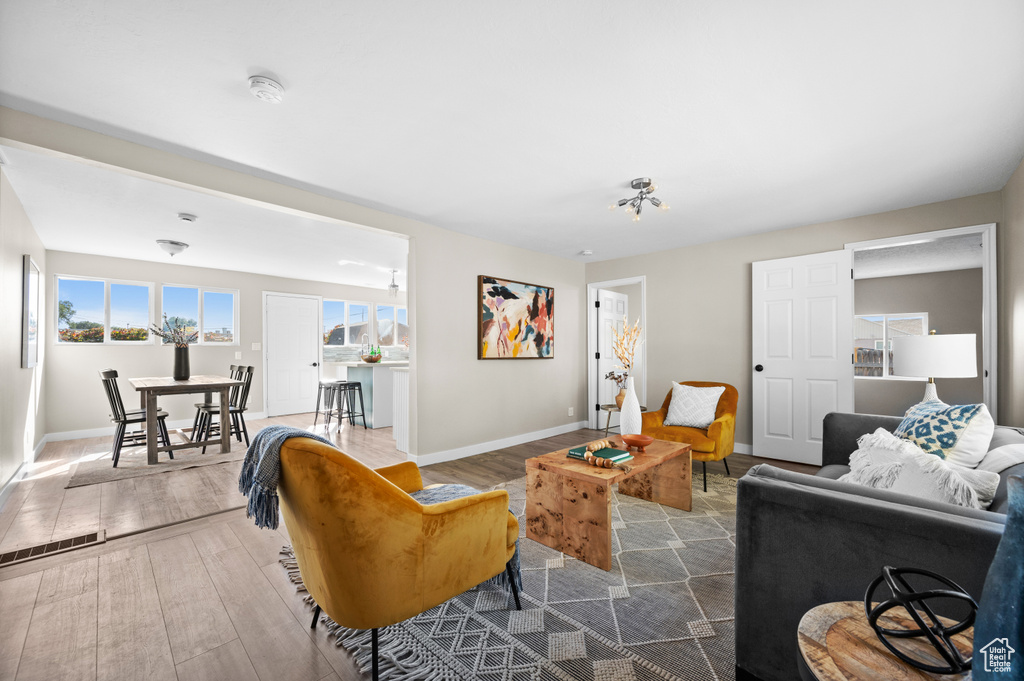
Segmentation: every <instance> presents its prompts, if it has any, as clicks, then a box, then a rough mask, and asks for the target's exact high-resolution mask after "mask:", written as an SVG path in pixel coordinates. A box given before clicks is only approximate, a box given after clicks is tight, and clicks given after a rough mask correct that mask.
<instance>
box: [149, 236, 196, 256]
mask: <svg viewBox="0 0 1024 681" xmlns="http://www.w3.org/2000/svg"><path fill="white" fill-rule="evenodd" d="M156 242H157V244H159V246H160V248H162V249H164V251H166V252H167V253H168V254H169V255H170V256H171V257H172V258H173V257H174V256H176V255H178V254H179V253H181V252H182V251H184V250H185V249H186V248H188V244H186V243H185V242H183V241H171V240H170V239H157V240H156Z"/></svg>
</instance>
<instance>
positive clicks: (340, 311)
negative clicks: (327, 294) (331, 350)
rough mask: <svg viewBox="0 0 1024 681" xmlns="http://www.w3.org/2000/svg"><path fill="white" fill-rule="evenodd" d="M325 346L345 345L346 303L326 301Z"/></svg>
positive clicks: (342, 301)
mask: <svg viewBox="0 0 1024 681" xmlns="http://www.w3.org/2000/svg"><path fill="white" fill-rule="evenodd" d="M324 345H345V301H344V300H325V301H324Z"/></svg>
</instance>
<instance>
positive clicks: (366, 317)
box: [348, 303, 370, 345]
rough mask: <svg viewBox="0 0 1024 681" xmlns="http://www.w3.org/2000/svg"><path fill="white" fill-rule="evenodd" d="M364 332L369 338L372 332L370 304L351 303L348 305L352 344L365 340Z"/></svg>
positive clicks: (358, 343) (349, 333)
mask: <svg viewBox="0 0 1024 681" xmlns="http://www.w3.org/2000/svg"><path fill="white" fill-rule="evenodd" d="M363 334H366V337H367V338H369V337H370V336H369V334H370V306H369V305H365V304H363V303H349V305H348V342H349V344H350V345H360V344H361V343H362V342H363Z"/></svg>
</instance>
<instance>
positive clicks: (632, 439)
mask: <svg viewBox="0 0 1024 681" xmlns="http://www.w3.org/2000/svg"><path fill="white" fill-rule="evenodd" d="M622 441H623V442H625V443H626V444H627V445H629V446H630V447H636V448H637V449H639V450H640V451H641V452H642V451H644V447H646V446H647V445H649V444H651V443H652V442H654V438H653V437H651V436H650V435H623V436H622Z"/></svg>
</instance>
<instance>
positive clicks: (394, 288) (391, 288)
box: [388, 270, 398, 298]
mask: <svg viewBox="0 0 1024 681" xmlns="http://www.w3.org/2000/svg"><path fill="white" fill-rule="evenodd" d="M397 273H398V270H391V283H390V284H388V295H389V296H391V297H392V298H397V297H398V284H396V283H395V274H397Z"/></svg>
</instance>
